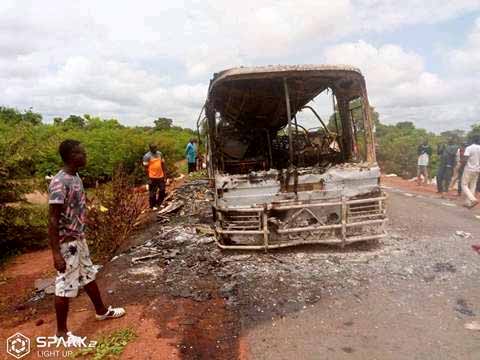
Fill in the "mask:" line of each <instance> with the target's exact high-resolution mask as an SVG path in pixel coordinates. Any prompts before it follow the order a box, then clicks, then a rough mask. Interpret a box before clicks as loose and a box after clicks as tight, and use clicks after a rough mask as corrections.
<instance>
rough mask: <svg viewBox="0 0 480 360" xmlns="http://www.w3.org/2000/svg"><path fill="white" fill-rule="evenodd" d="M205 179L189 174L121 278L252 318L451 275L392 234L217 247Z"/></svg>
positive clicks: (451, 271) (443, 265) (135, 250)
mask: <svg viewBox="0 0 480 360" xmlns="http://www.w3.org/2000/svg"><path fill="white" fill-rule="evenodd" d="M207 185H208V181H206V180H197V181H192V182H189V183H186V184H185V185H183V186H182V187H180V188H178V189H176V190H175V192H174V193H173V194H171V195H170V196H169V197H168V201H167V202H166V204H164V206H163V209H162V210H160V212H159V214H160V215H159V217H158V224H159V225H158V226H159V228H158V232H157V234H156V235H155V236H153V237H152V238H150V239H148V240H146V241H145V242H144V243H143V244H141V245H139V246H136V247H134V248H132V249H130V251H129V252H128V253H126V254H123V255H121V256H122V257H123V258H124V259H126V260H127V261H129V263H130V267H129V271H127V272H126V273H124V274H123V275H121V277H120V280H121V281H122V282H124V283H130V284H135V286H140V287H148V288H149V289H150V290H151V289H155V288H158V289H159V291H162V292H167V293H168V294H169V295H170V296H172V297H182V298H190V299H193V300H195V301H206V300H209V299H213V298H218V297H222V298H224V299H225V301H226V305H227V306H228V307H229V308H230V309H231V310H232V311H239V312H240V314H241V315H242V316H241V318H242V319H243V321H246V322H252V321H255V320H262V319H266V318H272V317H282V316H284V315H285V314H287V313H292V312H296V311H299V310H301V309H305V308H306V307H307V306H309V305H311V304H313V303H316V302H317V301H319V300H320V299H321V298H322V297H323V296H325V295H332V294H335V293H338V292H342V291H348V292H349V294H350V295H352V296H355V297H357V298H358V301H361V293H362V291H363V290H365V288H368V284H369V282H370V281H371V279H372V278H375V279H376V280H378V278H383V279H385V282H387V283H391V282H396V281H397V282H400V281H411V280H413V279H414V280H415V281H414V282H415V283H416V284H418V286H423V285H424V284H425V283H428V282H432V281H435V280H436V279H437V280H438V278H439V277H443V278H442V279H443V280H445V278H446V277H449V276H454V275H455V269H454V267H453V265H450V264H449V262H448V259H444V261H442V262H439V259H438V258H437V260H436V261H435V262H432V258H431V257H429V256H425V257H424V260H425V261H422V262H416V261H415V262H412V263H411V264H410V263H409V262H408V258H409V256H412V255H414V254H413V252H414V251H415V250H413V249H414V247H413V246H410V245H409V241H407V240H406V239H405V238H402V237H401V236H399V235H396V234H395V233H393V234H392V235H391V236H389V237H388V238H387V239H386V240H384V241H383V242H379V241H374V242H368V243H361V244H357V245H355V246H348V247H346V248H343V249H342V248H339V247H329V246H302V247H297V248H287V249H281V250H276V251H270V252H268V253H266V252H263V251H256V252H252V251H242V252H239V251H231V250H221V249H219V248H218V247H217V245H216V243H215V238H214V236H213V232H212V230H211V229H212V227H211V226H212V224H213V220H212V212H211V203H210V202H209V201H207V200H206V193H207V192H208V187H207ZM172 209H173V210H172ZM400 242H401V243H402V244H401V246H400ZM416 256H418V254H416ZM405 258H406V259H407V261H405ZM116 259H117V258H114V259H113V260H112V261H115V260H116Z"/></svg>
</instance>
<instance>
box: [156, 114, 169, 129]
mask: <svg viewBox="0 0 480 360" xmlns="http://www.w3.org/2000/svg"><path fill="white" fill-rule="evenodd" d="M153 123H154V124H155V130H168V129H170V128H171V127H172V124H173V120H172V119H169V118H164V117H159V118H158V119H157V120H155V121H154V122H153Z"/></svg>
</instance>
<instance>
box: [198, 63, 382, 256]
mask: <svg viewBox="0 0 480 360" xmlns="http://www.w3.org/2000/svg"><path fill="white" fill-rule="evenodd" d="M323 91H330V93H331V94H332V99H333V103H334V110H335V112H334V115H335V116H334V124H328V125H327V124H325V122H324V121H322V119H321V118H320V117H319V116H318V114H317V113H316V112H315V110H314V109H313V108H311V107H310V106H308V105H307V104H308V103H309V102H310V101H311V100H312V99H314V98H315V97H316V96H317V95H319V94H320V93H322V92H323ZM335 100H336V103H335ZM307 109H308V110H311V111H312V112H313V114H314V116H315V117H316V118H317V119H318V120H319V122H320V126H319V127H318V130H317V129H310V130H307V129H305V128H304V127H302V126H301V125H300V124H298V122H297V116H296V115H297V113H298V112H299V111H302V110H307ZM203 111H205V119H204V122H203V126H204V127H205V131H206V135H207V163H208V172H209V176H210V178H211V179H212V181H213V187H214V205H213V209H214V214H215V233H216V239H217V244H218V246H219V247H221V248H224V249H265V250H268V249H272V248H281V247H286V246H294V245H300V244H313V243H322V244H339V245H342V246H344V245H345V244H348V243H352V242H356V241H365V240H373V239H379V238H382V237H384V236H385V235H386V233H385V230H384V224H385V222H386V220H387V219H386V211H385V200H386V196H385V194H384V193H383V192H382V190H381V187H380V182H379V179H380V170H379V168H378V165H377V164H376V157H375V142H374V128H373V123H372V117H371V109H370V105H369V102H368V97H367V90H366V85H365V80H364V77H363V75H362V74H361V72H360V71H359V70H358V69H356V68H352V67H347V66H328V65H302V66H266V67H254V68H243V67H242V68H236V69H229V70H225V71H222V72H220V73H217V74H215V75H214V77H213V79H212V80H211V82H210V86H209V90H208V97H207V101H206V103H205V106H204V109H203ZM200 118H201V117H199V120H200Z"/></svg>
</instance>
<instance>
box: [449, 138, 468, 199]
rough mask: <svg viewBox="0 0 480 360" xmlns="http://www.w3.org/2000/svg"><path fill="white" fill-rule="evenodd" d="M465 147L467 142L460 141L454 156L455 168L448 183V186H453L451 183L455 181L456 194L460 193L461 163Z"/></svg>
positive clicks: (463, 165) (459, 194)
mask: <svg viewBox="0 0 480 360" xmlns="http://www.w3.org/2000/svg"><path fill="white" fill-rule="evenodd" d="M466 147H467V143H462V144H461V145H460V148H459V149H458V150H457V155H456V156H455V158H456V164H457V165H456V166H455V170H454V171H453V179H452V182H451V183H450V187H451V188H453V185H454V184H455V183H457V194H458V196H461V195H462V175H463V168H464V167H465V164H464V163H463V158H464V153H465V148H466Z"/></svg>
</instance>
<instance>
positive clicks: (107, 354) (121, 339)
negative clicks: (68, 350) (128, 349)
mask: <svg viewBox="0 0 480 360" xmlns="http://www.w3.org/2000/svg"><path fill="white" fill-rule="evenodd" d="M136 337H137V335H136V334H135V332H134V331H133V330H132V329H130V328H125V329H119V330H117V331H114V332H113V333H111V334H110V335H106V336H103V337H101V338H100V339H99V340H98V343H97V346H96V347H94V348H85V349H81V350H78V351H76V352H74V353H73V354H72V355H71V357H72V358H77V357H87V356H88V357H89V358H90V359H92V360H104V359H117V358H118V357H119V356H120V355H121V354H122V353H123V350H124V349H125V346H127V344H128V343H129V342H130V341H132V340H134V339H135V338H136Z"/></svg>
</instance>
